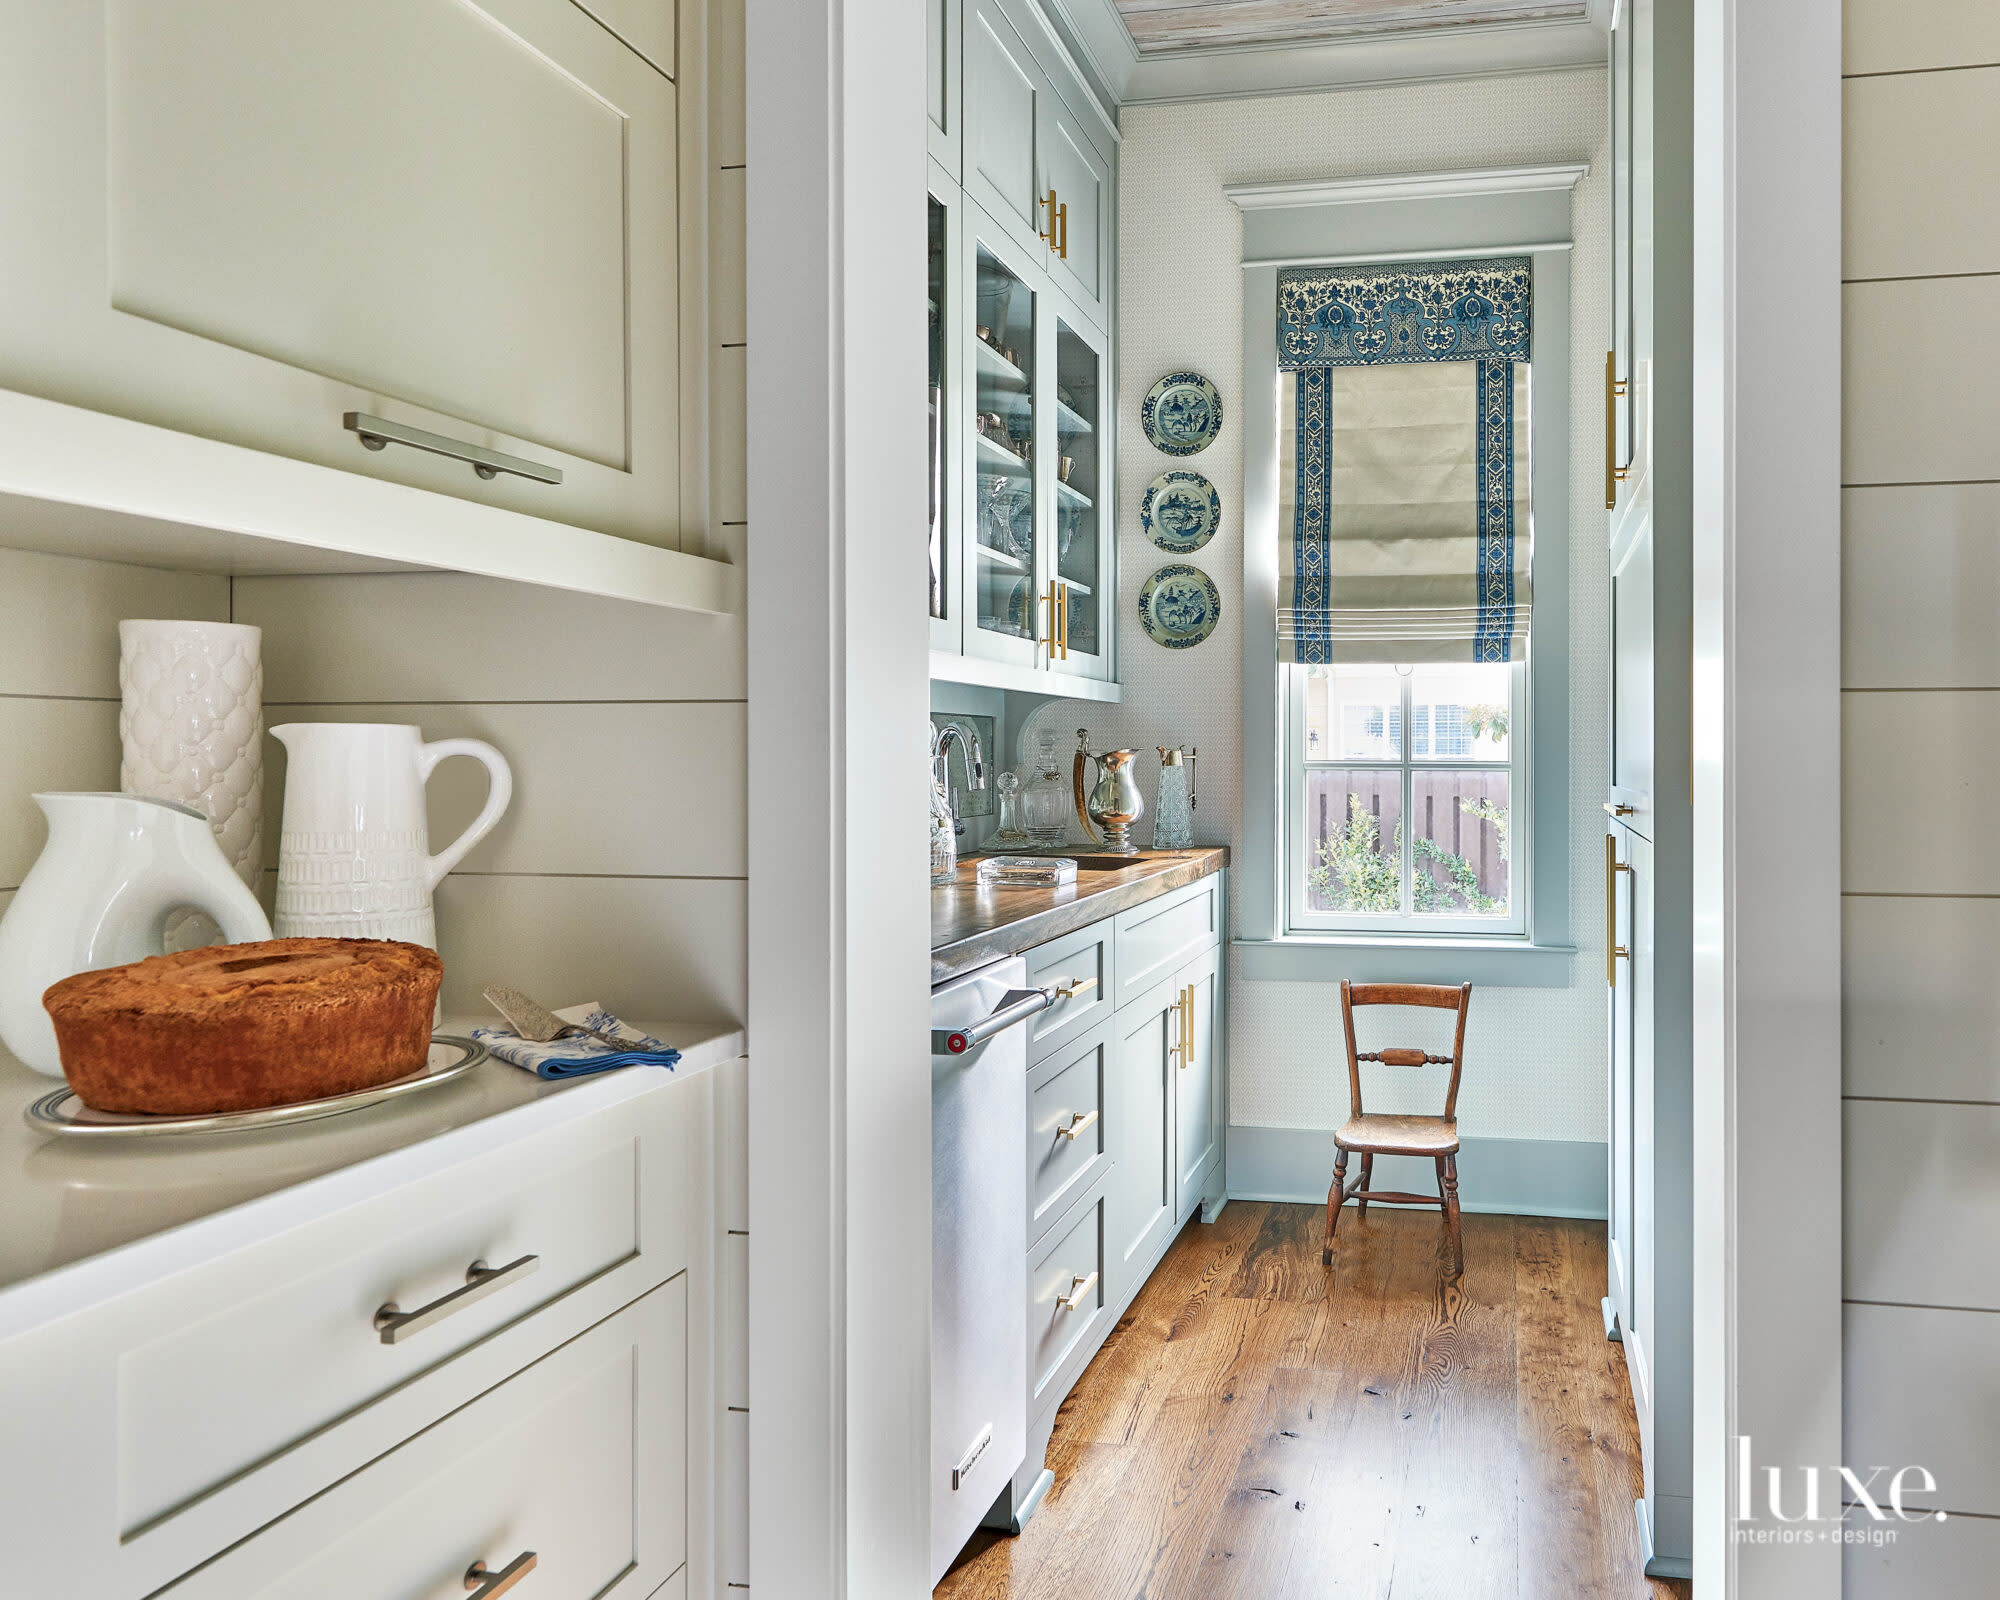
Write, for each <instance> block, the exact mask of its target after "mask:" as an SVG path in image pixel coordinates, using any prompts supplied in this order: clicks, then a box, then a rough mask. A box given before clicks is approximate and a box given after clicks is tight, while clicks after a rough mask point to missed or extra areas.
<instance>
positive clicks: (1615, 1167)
mask: <svg viewBox="0 0 2000 1600" xmlns="http://www.w3.org/2000/svg"><path fill="white" fill-rule="evenodd" d="M1631 838H1632V835H1631V834H1630V833H1629V832H1628V831H1627V830H1626V829H1624V828H1618V827H1614V828H1612V829H1611V830H1610V831H1609V832H1608V833H1607V834H1606V835H1605V840H1604V843H1605V852H1606V854H1605V883H1604V894H1605V901H1606V905H1607V907H1608V918H1607V927H1606V930H1605V931H1606V935H1607V937H1608V938H1609V940H1610V944H1611V947H1612V949H1613V950H1614V952H1615V951H1619V950H1622V951H1623V952H1624V953H1623V954H1622V955H1621V954H1615V953H1614V954H1613V955H1611V956H1610V957H1608V958H1607V960H1606V963H1605V982H1606V990H1607V993H1608V994H1609V997H1610V998H1609V1007H1610V1015H1611V1098H1610V1106H1609V1111H1610V1127H1611V1148H1610V1179H1611V1193H1610V1195H1609V1196H1608V1200H1607V1205H1606V1214H1607V1218H1608V1220H1607V1223H1606V1227H1605V1241H1604V1244H1605V1249H1604V1255H1605V1276H1606V1279H1607V1282H1606V1286H1605V1287H1606V1289H1607V1291H1608V1297H1609V1299H1610V1302H1611V1311H1612V1313H1613V1315H1615V1316H1616V1317H1617V1319H1618V1329H1619V1334H1620V1337H1621V1338H1622V1337H1624V1335H1625V1333H1626V1332H1627V1331H1628V1330H1629V1329H1630V1328H1631V1326H1632V1258H1633V1239H1632V1219H1633V1202H1634V1198H1635V1197H1634V1193H1633V1172H1632V1160H1633V1154H1634V1150H1633V1136H1634V1120H1633V1119H1634V1114H1635V1102H1634V1098H1633V1091H1634V1085H1633V1081H1632V1052H1633V1045H1634V1039H1633V1034H1632V953H1631V952H1632V946H1631V930H1632V910H1633V899H1634V897H1633V893H1632V850H1631V842H1630V841H1631ZM1606 1331H1607V1332H1608V1331H1609V1329H1608V1328H1607V1330H1606Z"/></svg>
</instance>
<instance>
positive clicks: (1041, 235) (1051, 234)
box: [1035, 184, 1056, 250]
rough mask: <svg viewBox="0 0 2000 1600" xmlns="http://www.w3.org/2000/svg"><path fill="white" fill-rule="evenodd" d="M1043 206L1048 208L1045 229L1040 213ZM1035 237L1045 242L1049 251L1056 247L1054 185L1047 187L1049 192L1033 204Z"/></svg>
mask: <svg viewBox="0 0 2000 1600" xmlns="http://www.w3.org/2000/svg"><path fill="white" fill-rule="evenodd" d="M1043 206H1047V207H1048V208H1049V225H1048V226H1047V227H1046V228H1044V227H1043V226H1042V215H1041V213H1042V207H1043ZM1035 237H1036V238H1038V239H1042V240H1046V241H1047V243H1048V247H1049V248H1050V249H1051V250H1053V249H1054V248H1055V247H1056V190H1055V185H1054V184H1050V185H1049V192H1048V194H1047V195H1046V196H1044V197H1043V198H1042V199H1039V200H1037V201H1036V202H1035Z"/></svg>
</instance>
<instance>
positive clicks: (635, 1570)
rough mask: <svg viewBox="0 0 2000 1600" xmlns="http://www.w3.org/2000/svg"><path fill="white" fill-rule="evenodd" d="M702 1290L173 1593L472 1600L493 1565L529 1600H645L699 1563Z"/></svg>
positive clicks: (481, 1406)
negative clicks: (696, 1451) (695, 1442)
mask: <svg viewBox="0 0 2000 1600" xmlns="http://www.w3.org/2000/svg"><path fill="white" fill-rule="evenodd" d="M687 1281H688V1280H687V1276H686V1275H685V1274H683V1275H681V1276H680V1277H677V1278H675V1279H673V1280H672V1281H671V1282H668V1283H665V1284H662V1285H661V1286H660V1287H659V1288H658V1289H655V1290H654V1291H653V1292H652V1293H651V1294H649V1295H647V1296H645V1297H644V1298H643V1299H641V1300H639V1301H638V1302H636V1303H635V1304H633V1305H631V1306H628V1307H627V1308H626V1309H625V1310H623V1311H621V1312H619V1313H618V1314H617V1315H616V1316H614V1317H610V1318H608V1319H607V1320H605V1321H603V1322H601V1323H599V1324H598V1325H597V1326H596V1327H594V1328H592V1329H591V1330H590V1331H589V1332H587V1333H585V1334H582V1335H580V1336H579V1337H578V1338H576V1339H573V1340H571V1341H570V1343H568V1344H566V1345H564V1346H562V1347H561V1348H560V1349H558V1350H556V1351H555V1352H553V1353H552V1354H550V1355H548V1356H546V1357H544V1358H543V1359H542V1360H541V1361H538V1362H537V1363H535V1365H533V1366H531V1367H529V1368H528V1369H527V1370H526V1371H524V1372H522V1373H520V1374H518V1375H517V1376H515V1377H513V1378H510V1379H508V1380H507V1382H505V1383H503V1384H501V1385H500V1386H499V1387H498V1388H496V1389H492V1390H489V1391H488V1392H487V1393H486V1394H484V1395H482V1396H481V1397H480V1398H479V1399H478V1400H475V1401H474V1402H473V1403H472V1404H471V1405H469V1406H466V1407H464V1408H463V1409H462V1410H459V1411H456V1412H454V1413H453V1414H452V1415H450V1416H449V1417H446V1418H445V1419H444V1420H443V1421H442V1422H440V1423H438V1424H437V1425H436V1426H435V1427H432V1428H430V1429H427V1430H426V1431H425V1432H423V1433H420V1434H418V1435H417V1437H416V1438H414V1439H412V1440H410V1441H409V1443H407V1444H405V1445H403V1446H401V1447H400V1448H398V1449H395V1450H392V1451H390V1452H389V1454H388V1455H386V1456H383V1457H381V1458H380V1459H379V1460H377V1461H375V1462H373V1463H372V1464H370V1465H369V1466H368V1467H366V1468H364V1469H363V1470H362V1471H360V1472H357V1473H355V1474H354V1475H353V1476H352V1477H350V1478H347V1479H345V1480H343V1481H342V1482H340V1483H338V1484H336V1485H335V1486H334V1487H333V1488H331V1489H329V1490H328V1491H327V1492H326V1493H325V1494H322V1495H320V1496H318V1497H317V1498H315V1499H313V1500H310V1501H308V1502H307V1503H306V1504H305V1505H303V1506H301V1507H300V1508H299V1509H298V1510H296V1511H294V1512H293V1513H292V1514H291V1515H289V1516H287V1517H283V1518H281V1519H280V1520H279V1521H277V1522H275V1523H273V1524H272V1525H271V1526H270V1527H268V1528H266V1529H265V1530H264V1531H263V1532H261V1533H259V1534H257V1535H255V1536H254V1537H252V1538H250V1539H248V1540H246V1541H244V1542H243V1543H242V1544H240V1545H237V1546H236V1547H235V1548H234V1549H232V1550H230V1551H228V1552H227V1553H226V1554H225V1555H223V1556H221V1557H219V1558H218V1559H216V1560H215V1561H212V1562H210V1563H209V1564H208V1565H207V1566H204V1567H202V1568H200V1569H199V1570H197V1571H196V1572H194V1573H192V1574H190V1575H189V1576H188V1577H187V1578H185V1579H183V1580H182V1581H181V1582H179V1583H177V1584H173V1585H171V1586H170V1587H169V1588H167V1589H166V1590H165V1591H164V1593H165V1594H167V1595H170V1596H172V1597H173V1600H351V1597H353V1596H358V1595H383V1596H387V1595H394V1596H396V1597H397V1600H465V1595H466V1593H467V1589H468V1581H467V1580H468V1575H472V1574H473V1569H474V1566H475V1564H477V1563H483V1564H484V1566H485V1569H486V1572H487V1573H488V1574H489V1575H494V1576H495V1577H496V1578H497V1576H498V1575H500V1574H504V1573H505V1572H506V1571H507V1570H508V1569H509V1567H510V1566H514V1565H517V1564H518V1565H519V1566H520V1568H521V1570H522V1572H523V1577H522V1578H521V1580H519V1581H520V1590H519V1592H520V1593H521V1595H522V1596H523V1600H525V1597H527V1596H529V1595H533V1596H536V1597H537V1600H594V1597H600V1596H617V1597H620V1600H627V1597H629V1600H645V1597H646V1596H648V1595H650V1594H652V1592H653V1591H654V1590H655V1589H657V1588H658V1587H659V1586H660V1585H661V1584H662V1583H664V1582H665V1581H666V1580H667V1579H668V1578H669V1577H671V1576H672V1575H673V1574H674V1572H675V1571H676V1570H677V1569H679V1568H680V1566H681V1565H682V1563H683V1561H684V1560H685V1558H686V1554H687V1515H686V1499H687V1316H688V1304H687ZM530 1573H531V1574H532V1577H530V1576H527V1574H530ZM471 1586H472V1587H477V1583H476V1582H475V1583H473V1584H472V1585H471ZM510 1587H511V1586H510Z"/></svg>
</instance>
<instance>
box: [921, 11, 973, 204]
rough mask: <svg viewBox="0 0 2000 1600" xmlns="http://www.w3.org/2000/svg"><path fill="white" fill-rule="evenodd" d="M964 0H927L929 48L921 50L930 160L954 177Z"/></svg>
mask: <svg viewBox="0 0 2000 1600" xmlns="http://www.w3.org/2000/svg"><path fill="white" fill-rule="evenodd" d="M964 15H965V0H930V23H929V28H930V32H929V37H928V41H927V42H928V45H929V48H928V49H927V51H926V52H925V55H926V60H927V61H928V63H929V71H928V77H929V79H930V145H931V157H932V159H933V160H936V161H940V162H942V163H943V164H944V166H945V168H946V170H947V171H949V172H950V173H951V176H952V181H953V182H956V181H957V180H958V170H959V169H958V138H959V124H960V123H961V121H962V120H963V118H962V117H961V116H960V114H959V103H960V95H959V84H960V82H961V79H960V77H959V63H960V60H961V57H962V50H961V47H960V33H959V30H960V26H961V23H962V20H963V18H964Z"/></svg>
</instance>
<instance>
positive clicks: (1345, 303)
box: [1278, 256, 1531, 371]
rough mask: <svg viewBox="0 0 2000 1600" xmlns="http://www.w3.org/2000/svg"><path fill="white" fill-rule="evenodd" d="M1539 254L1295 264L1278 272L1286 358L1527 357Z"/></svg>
mask: <svg viewBox="0 0 2000 1600" xmlns="http://www.w3.org/2000/svg"><path fill="white" fill-rule="evenodd" d="M1530 281H1531V280H1530V270H1529V261H1528V258H1527V257H1526V256H1505V257H1496V258H1493V259H1490V260H1481V261H1432V262H1392V263H1389V264H1387V265H1383V266H1371V267H1287V268H1285V269H1283V270H1282V271H1280V272H1279V274H1278V365H1279V366H1280V367H1281V368H1284V369H1286V370H1288V371H1290V370H1297V369H1298V368H1301V367H1364V366H1376V365H1380V364H1382V363H1386V362H1408V361H1483V360H1493V359H1496V358H1497V359H1499V360H1503V361H1526V360H1527V359H1528V357H1529V328H1530V322H1531V316H1530V309H1529V299H1530V296H1529V283H1530Z"/></svg>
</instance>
